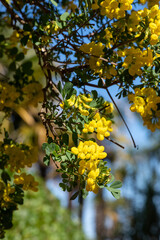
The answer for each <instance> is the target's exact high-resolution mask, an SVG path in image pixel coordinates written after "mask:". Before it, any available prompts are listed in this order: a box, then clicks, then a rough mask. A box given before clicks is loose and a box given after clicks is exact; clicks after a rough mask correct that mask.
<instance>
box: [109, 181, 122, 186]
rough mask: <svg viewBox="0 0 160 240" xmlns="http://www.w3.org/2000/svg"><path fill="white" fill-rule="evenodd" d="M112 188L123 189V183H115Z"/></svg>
mask: <svg viewBox="0 0 160 240" xmlns="http://www.w3.org/2000/svg"><path fill="white" fill-rule="evenodd" d="M110 187H111V188H121V187H122V182H121V181H115V182H114V183H112V184H111V185H110Z"/></svg>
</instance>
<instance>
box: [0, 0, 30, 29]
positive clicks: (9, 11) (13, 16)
mask: <svg viewBox="0 0 160 240" xmlns="http://www.w3.org/2000/svg"><path fill="white" fill-rule="evenodd" d="M1 2H2V4H3V5H4V6H5V7H6V8H7V11H8V13H10V14H11V17H12V18H13V19H15V20H18V21H19V22H20V23H21V24H22V25H24V24H25V23H26V22H25V21H24V20H23V19H22V18H21V17H20V16H19V15H18V14H16V13H15V12H14V11H13V9H12V8H11V7H10V5H9V4H8V3H7V2H6V1H5V0H1Z"/></svg>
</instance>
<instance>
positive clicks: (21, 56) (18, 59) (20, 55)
mask: <svg viewBox="0 0 160 240" xmlns="http://www.w3.org/2000/svg"><path fill="white" fill-rule="evenodd" d="M23 59H24V53H22V52H21V53H19V54H17V56H16V61H22V60H23Z"/></svg>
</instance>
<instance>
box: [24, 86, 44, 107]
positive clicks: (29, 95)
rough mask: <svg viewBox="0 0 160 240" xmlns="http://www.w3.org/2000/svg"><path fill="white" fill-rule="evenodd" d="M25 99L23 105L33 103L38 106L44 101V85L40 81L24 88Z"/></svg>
mask: <svg viewBox="0 0 160 240" xmlns="http://www.w3.org/2000/svg"><path fill="white" fill-rule="evenodd" d="M22 92H23V101H22V106H24V107H27V106H28V105H32V106H35V107H37V105H38V103H39V102H43V92H42V85H41V84H40V83H38V82H32V83H29V84H27V85H26V86H25V87H23V88H22Z"/></svg>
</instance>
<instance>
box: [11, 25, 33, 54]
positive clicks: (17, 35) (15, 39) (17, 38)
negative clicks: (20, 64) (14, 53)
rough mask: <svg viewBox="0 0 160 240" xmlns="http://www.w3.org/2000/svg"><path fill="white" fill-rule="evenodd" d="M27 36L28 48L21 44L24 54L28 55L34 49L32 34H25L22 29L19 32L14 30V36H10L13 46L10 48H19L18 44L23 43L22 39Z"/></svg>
mask: <svg viewBox="0 0 160 240" xmlns="http://www.w3.org/2000/svg"><path fill="white" fill-rule="evenodd" d="M26 35H28V36H29V37H28V41H27V44H26V46H23V45H22V44H20V48H21V49H22V51H23V53H24V54H26V53H27V51H28V50H29V49H31V48H33V44H32V35H31V33H30V32H24V31H23V30H21V29H20V30H19V32H17V31H16V30H14V31H13V33H12V35H11V36H10V44H11V45H10V46H11V47H14V46H17V44H18V43H21V41H20V39H21V38H23V37H24V36H26Z"/></svg>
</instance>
